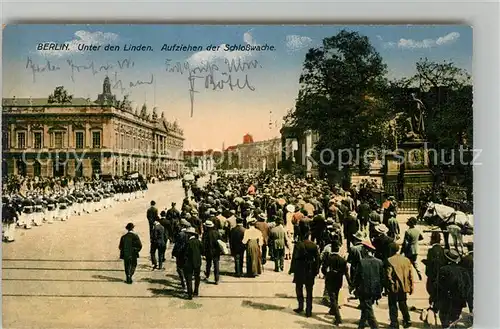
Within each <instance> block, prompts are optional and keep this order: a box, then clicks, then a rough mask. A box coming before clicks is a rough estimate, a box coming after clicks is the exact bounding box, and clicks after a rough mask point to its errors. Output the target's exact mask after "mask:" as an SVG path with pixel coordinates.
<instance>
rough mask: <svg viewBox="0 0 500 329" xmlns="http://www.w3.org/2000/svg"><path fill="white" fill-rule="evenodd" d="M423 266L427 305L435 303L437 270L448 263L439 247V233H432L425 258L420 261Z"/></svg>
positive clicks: (441, 248)
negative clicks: (425, 279)
mask: <svg viewBox="0 0 500 329" xmlns="http://www.w3.org/2000/svg"><path fill="white" fill-rule="evenodd" d="M422 263H424V264H425V275H426V276H427V282H426V285H425V287H426V289H427V293H428V294H429V305H434V304H435V302H436V287H437V280H438V276H439V270H440V269H441V267H443V266H444V265H446V264H447V263H448V262H447V260H446V257H445V256H444V248H443V247H442V246H441V232H437V231H435V232H432V233H431V240H430V248H429V249H428V250H427V258H426V259H423V260H422Z"/></svg>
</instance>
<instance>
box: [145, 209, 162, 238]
mask: <svg viewBox="0 0 500 329" xmlns="http://www.w3.org/2000/svg"><path fill="white" fill-rule="evenodd" d="M150 205H151V206H150V207H149V209H148V211H147V212H146V217H147V218H148V223H149V238H150V239H153V226H154V223H155V220H157V219H159V218H160V217H159V216H158V208H156V202H155V201H151V202H150Z"/></svg>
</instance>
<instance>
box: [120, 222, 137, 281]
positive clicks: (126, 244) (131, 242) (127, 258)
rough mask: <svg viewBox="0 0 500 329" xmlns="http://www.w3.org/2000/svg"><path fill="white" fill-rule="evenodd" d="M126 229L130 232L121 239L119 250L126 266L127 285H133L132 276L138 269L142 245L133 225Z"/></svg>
mask: <svg viewBox="0 0 500 329" xmlns="http://www.w3.org/2000/svg"><path fill="white" fill-rule="evenodd" d="M125 229H126V230H127V231H128V232H127V233H126V234H125V235H123V236H122V237H121V239H120V245H119V246H118V248H119V249H120V259H123V264H124V266H125V275H126V278H127V279H126V283H128V284H132V282H133V281H132V276H133V275H134V273H135V268H136V267H137V258H139V252H140V251H141V249H142V243H141V239H140V238H139V236H138V235H137V234H136V233H135V232H134V231H133V230H134V224H133V223H128V224H127V226H125Z"/></svg>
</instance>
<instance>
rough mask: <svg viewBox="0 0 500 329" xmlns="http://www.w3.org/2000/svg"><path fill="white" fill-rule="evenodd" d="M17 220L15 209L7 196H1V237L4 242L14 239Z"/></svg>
mask: <svg viewBox="0 0 500 329" xmlns="http://www.w3.org/2000/svg"><path fill="white" fill-rule="evenodd" d="M18 220H19V217H18V214H17V211H16V209H15V207H14V205H13V203H12V200H11V199H9V197H7V196H4V197H2V226H3V239H4V240H5V241H6V242H12V241H14V240H15V233H16V222H17V221H18Z"/></svg>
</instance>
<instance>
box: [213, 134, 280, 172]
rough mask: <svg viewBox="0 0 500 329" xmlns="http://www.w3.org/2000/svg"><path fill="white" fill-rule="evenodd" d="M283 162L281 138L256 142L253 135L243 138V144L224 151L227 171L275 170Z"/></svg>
mask: <svg viewBox="0 0 500 329" xmlns="http://www.w3.org/2000/svg"><path fill="white" fill-rule="evenodd" d="M280 161H281V138H273V139H269V140H264V141H254V140H253V137H252V135H250V134H246V135H245V136H243V143H242V144H238V145H233V146H229V147H228V148H226V149H225V150H224V162H223V164H224V167H225V169H234V168H238V169H246V170H258V171H265V170H275V169H278V164H279V162H280Z"/></svg>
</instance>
